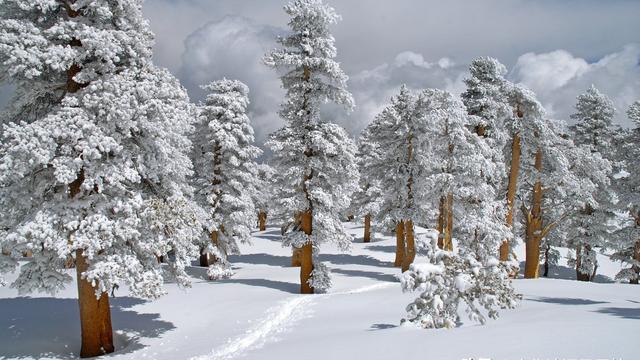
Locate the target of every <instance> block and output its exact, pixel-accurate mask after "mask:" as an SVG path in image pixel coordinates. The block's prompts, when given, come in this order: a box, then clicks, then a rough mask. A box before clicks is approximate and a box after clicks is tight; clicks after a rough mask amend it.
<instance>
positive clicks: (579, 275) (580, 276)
mask: <svg viewBox="0 0 640 360" xmlns="http://www.w3.org/2000/svg"><path fill="white" fill-rule="evenodd" d="M584 249H585V250H584V251H587V252H588V251H589V248H588V247H587V246H584ZM582 251H583V245H582V244H579V245H578V246H577V248H576V280H578V281H587V282H588V281H590V280H591V276H590V274H589V273H584V272H582V271H580V268H581V267H582V261H583V254H582Z"/></svg>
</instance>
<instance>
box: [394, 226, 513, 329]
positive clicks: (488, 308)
mask: <svg viewBox="0 0 640 360" xmlns="http://www.w3.org/2000/svg"><path fill="white" fill-rule="evenodd" d="M434 240H435V238H434V239H433V240H432V243H431V248H430V250H429V254H428V258H429V263H422V264H412V265H411V267H410V269H409V271H406V272H404V273H403V274H402V276H401V278H400V281H401V285H402V290H403V291H404V292H414V291H419V292H420V296H419V297H418V298H416V299H415V300H414V301H413V302H412V303H411V304H409V305H408V306H407V313H408V316H407V318H406V319H403V322H404V321H408V322H410V323H413V324H415V325H417V326H420V327H423V328H453V327H456V326H457V325H459V324H460V322H461V319H460V315H459V313H458V309H459V307H460V306H464V309H465V311H466V313H467V315H468V316H469V319H470V320H472V321H477V322H480V323H481V324H484V323H485V322H486V321H487V317H489V318H492V319H496V318H497V317H498V310H499V309H508V308H509V309H510V308H514V307H515V306H516V305H517V303H518V300H519V299H520V298H521V296H520V295H518V294H516V292H515V290H514V289H513V286H512V284H511V280H509V273H508V268H507V265H506V264H505V263H500V262H499V261H497V260H493V261H490V262H487V263H485V264H483V263H481V262H479V261H477V260H476V259H475V257H473V256H462V255H457V254H455V253H453V252H449V251H444V250H439V249H438V248H437V244H436V242H435V241H434Z"/></svg>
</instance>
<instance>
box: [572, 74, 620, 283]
mask: <svg viewBox="0 0 640 360" xmlns="http://www.w3.org/2000/svg"><path fill="white" fill-rule="evenodd" d="M614 114H615V108H614V107H613V102H612V101H611V100H610V99H609V98H608V97H607V96H605V95H603V94H601V93H600V92H599V91H598V90H597V89H596V88H595V87H594V86H593V85H592V86H591V87H590V88H589V89H588V90H587V92H586V93H584V94H582V95H580V96H578V101H577V103H576V113H575V114H573V115H571V118H572V119H574V120H576V121H577V123H576V124H575V125H574V126H573V127H572V130H573V141H574V142H575V144H576V145H578V146H584V147H585V148H586V149H587V151H584V152H583V154H581V155H582V156H580V157H578V158H576V159H574V160H575V161H582V162H583V163H584V162H585V160H586V159H589V158H593V159H596V158H598V159H601V158H602V157H605V158H607V159H608V160H614V159H613V156H612V155H613V154H614V153H615V149H614V148H613V145H614V141H615V134H616V130H615V129H614V128H613V126H612V119H613V115H614ZM594 165H596V166H594V167H593V168H587V169H584V170H585V171H584V172H583V174H581V175H582V176H583V177H587V178H589V177H590V176H591V178H593V177H592V176H593V172H594V171H601V169H602V168H603V167H604V168H606V169H608V172H607V173H606V174H605V175H604V177H605V179H604V180H603V181H601V182H600V187H599V188H598V189H597V191H593V193H592V194H593V198H592V199H591V201H587V202H585V204H584V206H583V208H582V209H581V210H580V211H579V212H577V213H576V215H575V219H574V221H573V224H572V225H573V226H572V229H571V230H572V233H573V236H571V237H570V238H569V243H568V246H570V247H572V248H574V249H576V252H577V253H576V259H580V261H579V262H578V265H579V268H578V269H577V270H578V272H580V273H582V274H589V275H590V276H591V277H593V276H594V275H595V270H596V268H597V266H598V264H597V262H596V255H595V251H596V248H598V247H602V246H603V245H604V244H605V241H606V239H607V238H608V237H609V236H610V235H609V234H610V232H611V226H610V220H611V219H613V218H614V213H613V210H614V205H613V203H612V202H613V200H614V199H615V197H614V195H613V194H612V193H611V189H610V187H609V185H610V179H609V176H610V175H612V170H611V165H610V164H604V165H602V166H597V165H598V164H594Z"/></svg>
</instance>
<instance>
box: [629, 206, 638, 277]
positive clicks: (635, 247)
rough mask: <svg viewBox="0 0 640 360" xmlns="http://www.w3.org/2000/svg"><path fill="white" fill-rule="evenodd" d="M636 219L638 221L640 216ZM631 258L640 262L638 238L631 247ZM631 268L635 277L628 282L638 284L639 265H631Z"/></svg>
mask: <svg viewBox="0 0 640 360" xmlns="http://www.w3.org/2000/svg"><path fill="white" fill-rule="evenodd" d="M638 219H639V221H640V217H638ZM633 259H634V260H636V261H638V262H640V239H639V240H636V245H635V246H634V247H633ZM631 268H632V269H633V271H634V272H635V273H636V278H635V279H631V280H630V281H629V282H630V283H631V284H638V278H639V277H640V266H638V265H633V266H632V267H631Z"/></svg>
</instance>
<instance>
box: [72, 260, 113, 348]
mask: <svg viewBox="0 0 640 360" xmlns="http://www.w3.org/2000/svg"><path fill="white" fill-rule="evenodd" d="M88 268H89V266H88V264H87V262H86V259H85V257H84V255H83V254H82V250H77V251H76V273H77V277H78V279H77V280H78V303H79V305H80V328H81V333H82V348H81V350H80V357H83V358H87V357H94V356H99V355H103V354H108V353H111V352H113V351H114V346H113V332H112V329H111V309H110V308H109V295H108V294H107V293H106V292H103V293H102V294H100V297H99V298H97V297H96V288H95V287H93V286H92V285H91V283H90V282H88V281H87V280H84V279H82V273H84V272H85V271H87V269H88Z"/></svg>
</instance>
